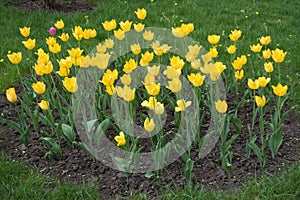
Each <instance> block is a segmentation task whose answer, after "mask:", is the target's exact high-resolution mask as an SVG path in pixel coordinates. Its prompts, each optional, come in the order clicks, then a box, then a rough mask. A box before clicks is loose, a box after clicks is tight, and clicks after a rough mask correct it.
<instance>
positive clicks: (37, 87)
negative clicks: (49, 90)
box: [31, 81, 46, 94]
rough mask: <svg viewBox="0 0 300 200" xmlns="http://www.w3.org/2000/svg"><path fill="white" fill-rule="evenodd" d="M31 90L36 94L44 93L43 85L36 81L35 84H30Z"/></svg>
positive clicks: (44, 87) (44, 86)
mask: <svg viewBox="0 0 300 200" xmlns="http://www.w3.org/2000/svg"><path fill="white" fill-rule="evenodd" d="M31 86H32V88H33V90H34V91H35V92H36V93H37V94H44V93H45V91H46V85H45V83H43V82H41V81H38V82H36V83H32V85H31Z"/></svg>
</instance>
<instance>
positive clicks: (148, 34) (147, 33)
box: [143, 31, 154, 41]
mask: <svg viewBox="0 0 300 200" xmlns="http://www.w3.org/2000/svg"><path fill="white" fill-rule="evenodd" d="M143 37H144V40H147V41H151V40H153V38H154V33H153V32H151V31H145V32H144V33H143Z"/></svg>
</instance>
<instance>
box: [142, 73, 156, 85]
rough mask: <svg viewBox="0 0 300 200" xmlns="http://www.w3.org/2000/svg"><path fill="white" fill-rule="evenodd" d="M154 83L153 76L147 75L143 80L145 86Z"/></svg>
mask: <svg viewBox="0 0 300 200" xmlns="http://www.w3.org/2000/svg"><path fill="white" fill-rule="evenodd" d="M154 82H155V76H153V75H152V74H149V73H147V74H146V76H145V78H144V82H143V84H144V85H147V84H151V83H154Z"/></svg>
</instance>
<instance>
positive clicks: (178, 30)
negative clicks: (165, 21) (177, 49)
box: [172, 27, 185, 38]
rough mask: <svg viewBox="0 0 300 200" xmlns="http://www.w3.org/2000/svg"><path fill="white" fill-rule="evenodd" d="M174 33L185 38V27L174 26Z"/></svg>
mask: <svg viewBox="0 0 300 200" xmlns="http://www.w3.org/2000/svg"><path fill="white" fill-rule="evenodd" d="M172 33H173V35H174V36H175V37H177V38H183V37H184V36H185V34H184V32H183V29H182V28H181V27H176V28H173V27H172Z"/></svg>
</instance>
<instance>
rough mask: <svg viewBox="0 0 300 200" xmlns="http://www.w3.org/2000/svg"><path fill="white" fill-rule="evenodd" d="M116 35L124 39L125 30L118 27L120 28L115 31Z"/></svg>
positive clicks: (119, 38)
mask: <svg viewBox="0 0 300 200" xmlns="http://www.w3.org/2000/svg"><path fill="white" fill-rule="evenodd" d="M114 36H115V37H116V38H117V39H118V40H123V39H124V38H125V32H124V31H123V30H122V29H118V30H116V31H114Z"/></svg>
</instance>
